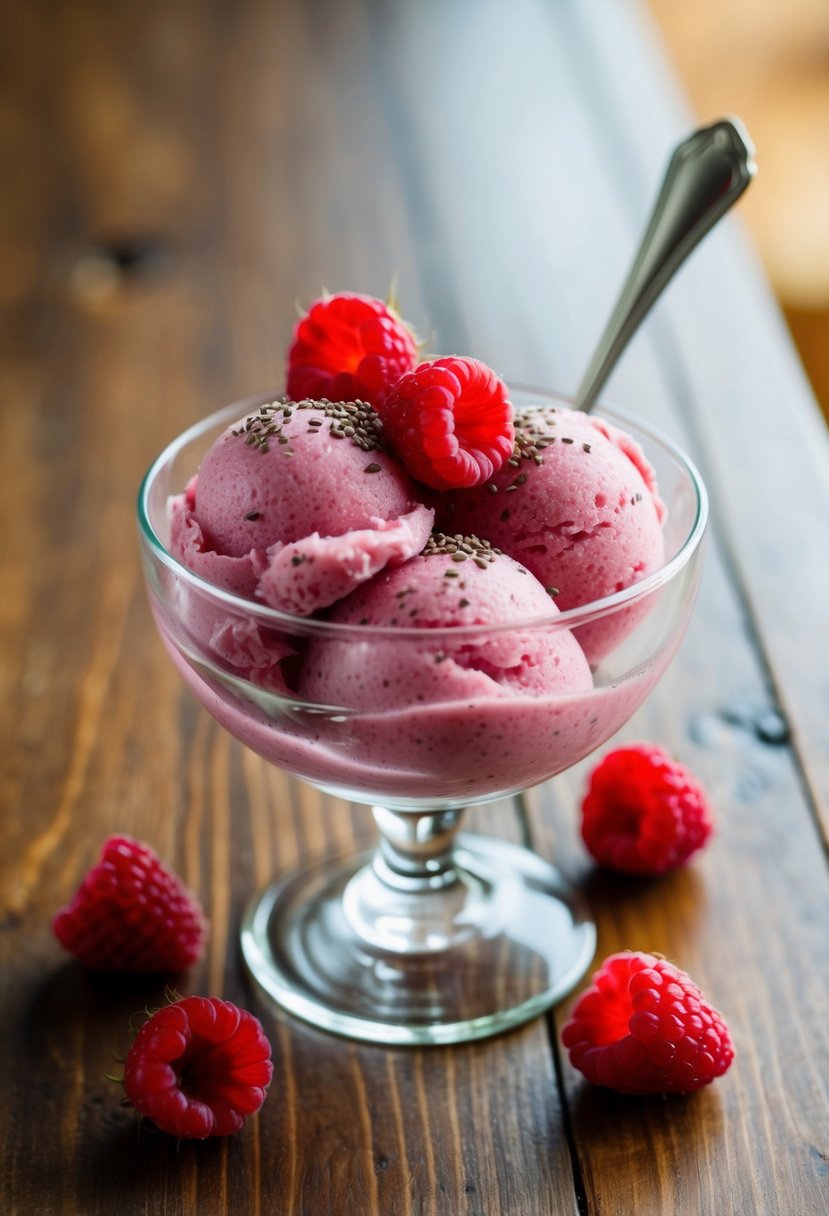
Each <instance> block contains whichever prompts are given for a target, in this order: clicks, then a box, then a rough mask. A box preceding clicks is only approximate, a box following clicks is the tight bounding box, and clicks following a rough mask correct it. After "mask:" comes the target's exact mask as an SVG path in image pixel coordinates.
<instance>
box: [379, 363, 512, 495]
mask: <svg viewBox="0 0 829 1216" xmlns="http://www.w3.org/2000/svg"><path fill="white" fill-rule="evenodd" d="M380 416H381V418H382V419H383V426H384V428H385V432H386V434H387V436H388V438H389V440H390V442H391V444H392V446H393V447H394V449H395V451H396V453H397V455H398V456H399V457H400V459H401V460H402V461H403V463H404V464H405V466H406V468H407V469H408V470H409V472H410V473H411V475H412V476H413V477H415V478H417V480H418V481H422V482H424V483H425V484H426V485H427V486H432V487H433V488H434V489H436V490H450V489H457V488H460V487H464V488H466V487H469V486H477V485H481V484H482V483H483V482H485V481H489V479H490V477H492V475H493V473H497V471H498V469H500V468H501V466H502V464H503V463H504V461H505V460H508V459H509V457H510V456H511V455H512V452H513V447H514V444H515V428H514V427H513V422H512V416H513V409H512V403H511V401H510V399H509V390H508V389H507V387H506V385H505V384H504V382H503V381H502V380H499V379H498V377H497V376H496V375H495V372H493V371H492V370H491V369H490V368H488V367H487V366H486V364H484V363H479V362H478V360H477V359H466V358H463V357H462V356H460V355H452V356H450V357H449V358H447V359H434V360H433V361H432V362H430V363H421V364H420V365H419V366H418V367H416V368H415V369H414V371H413V372H408V373H407V374H406V375H405V376H403V377H402V378H401V379H400V380H398V382H397V384H396V385H395V386H394V388H393V389H392V391H391V392H390V393H389V395H388V397H387V398H386V401H385V404H384V405H383V406H382V408H381V410H380Z"/></svg>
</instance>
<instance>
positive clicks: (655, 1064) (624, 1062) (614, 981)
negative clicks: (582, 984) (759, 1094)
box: [561, 952, 734, 1094]
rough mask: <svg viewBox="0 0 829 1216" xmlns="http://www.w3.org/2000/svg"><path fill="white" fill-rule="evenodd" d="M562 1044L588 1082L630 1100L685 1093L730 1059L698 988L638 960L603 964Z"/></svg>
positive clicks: (665, 967)
mask: <svg viewBox="0 0 829 1216" xmlns="http://www.w3.org/2000/svg"><path fill="white" fill-rule="evenodd" d="M561 1040H562V1043H563V1044H564V1046H565V1047H566V1048H567V1049H568V1051H569V1054H570V1062H571V1063H572V1064H573V1066H574V1067H575V1068H577V1069H578V1070H579V1072H581V1073H583V1074H584V1076H585V1077H586V1078H587V1080H588V1081H591V1082H592V1083H593V1084H594V1085H604V1086H606V1087H607V1088H609V1089H615V1090H618V1091H619V1092H620V1093H628V1094H660V1093H666V1094H667V1093H674V1094H682V1093H690V1092H692V1091H693V1090H695V1089H701V1088H702V1086H704V1085H708V1084H709V1083H710V1082H711V1081H713V1080H714V1079H715V1078H716V1077H720V1076H722V1074H723V1073H724V1072H725V1071H726V1070H727V1069H728V1067H729V1066H730V1064H731V1061H732V1060H733V1058H734V1047H733V1045H732V1042H731V1035H730V1034H729V1032H728V1027H727V1026H726V1024H725V1022H724V1021H723V1019H722V1017H721V1015H720V1014H719V1013H717V1011H716V1010H715V1009H713V1008H712V1007H711V1006H710V1005H709V1004H708V1002H707V1001H706V1000H705V998H704V997H703V995H702V993H701V992H700V990H699V988H697V986H696V984H694V982H693V981H692V980H691V979H690V978H689V977H688V976H687V975H686V974H685V972H684V971H680V969H679V968H678V967H675V966H674V965H673V964H672V963H669V962H667V961H666V960H665V959H662V958H657V957H656V956H655V955H652V954H643V953H638V952H629V953H625V954H613V955H611V956H610V957H609V958H607V959H605V961H604V963H603V964H602V966H601V967H600V968H599V970H598V971H597V972H596V973H595V975H594V976H593V984H592V987H591V988H590V989H589V990H588V991H587V992H585V993H583V995H582V996H581V997H580V998H579V1000H578V1001H577V1002H576V1005H575V1008H574V1009H573V1012H572V1014H571V1017H570V1020H569V1022H568V1023H567V1025H566V1026H565V1027H564V1030H563V1031H562V1035H561Z"/></svg>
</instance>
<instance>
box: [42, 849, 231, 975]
mask: <svg viewBox="0 0 829 1216" xmlns="http://www.w3.org/2000/svg"><path fill="white" fill-rule="evenodd" d="M52 928H53V930H54V932H55V935H56V937H57V938H58V941H59V942H60V943H61V944H62V945H63V946H65V947H66V949H67V950H69V951H70V953H72V954H74V955H75V957H76V958H77V959H80V961H81V962H82V963H85V964H86V965H87V966H88V967H94V968H95V969H96V970H98V971H181V970H183V969H184V968H185V967H189V966H190V964H191V963H194V962H195V961H196V959H197V958H198V957H199V955H200V954H201V952H202V948H203V946H204V941H205V937H206V934H207V924H206V921H205V919H204V916H203V915H202V910H201V908H200V906H199V903H198V900H197V899H196V897H195V895H193V894H192V892H190V891H188V889H187V887H185V885H184V883H183V882H182V881H181V879H180V878H179V877H178V876H177V875H176V874H174V873H173V872H172V871H171V870H169V869H168V868H167V866H165V865H164V863H163V861H161V859H160V858H159V857H158V856H157V855H156V854H155V853H154V852H153V850H152V849H151V848H150V846H149V845H146V844H142V843H141V841H140V840H133V839H132V837H130V836H111V837H110V839H109V840H107V841H106V843H105V844H104V847H103V849H102V850H101V858H100V860H99V861H98V863H97V864H96V865H94V866H93V867H92V869H91V870H90V871H89V873H88V874H87V876H86V878H85V879H84V880H83V882H82V883H81V885H80V887H79V888H78V891H77V894H76V895H75V898H74V899H73V900H72V902H71V904H69V906H68V907H66V908H61V910H60V911H59V912H58V913H57V915H56V916H55V918H54V920H53V921H52Z"/></svg>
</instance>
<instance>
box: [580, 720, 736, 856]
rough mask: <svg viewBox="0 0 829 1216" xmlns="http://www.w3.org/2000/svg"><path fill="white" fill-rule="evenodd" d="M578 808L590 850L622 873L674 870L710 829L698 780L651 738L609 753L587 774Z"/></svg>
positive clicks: (584, 836) (591, 853)
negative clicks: (586, 782)
mask: <svg viewBox="0 0 829 1216" xmlns="http://www.w3.org/2000/svg"><path fill="white" fill-rule="evenodd" d="M581 809H582V823H581V834H582V838H583V840H584V843H585V845H586V846H587V849H588V851H589V853H590V855H591V856H592V857H593V858H594V859H595V860H596V861H598V862H599V864H600V865H603V866H608V867H609V868H610V869H614V870H620V871H622V872H623V873H625V874H650V875H656V874H663V873H665V872H666V871H667V870H673V869H676V868H677V867H678V866H681V865H684V864H685V862H686V861H687V860H688V858H689V857H690V856H691V855H692V853H695V852H696V851H697V849H701V848H702V846H703V845H704V844H705V843H706V841H707V840H708V838H709V837H710V836H711V834H712V832H713V830H714V823H713V819H712V816H711V810H710V807H709V805H708V799H707V797H706V795H705V791H704V790H703V788H702V786H701V785H700V783H699V781H698V780H697V779H696V778H695V777H694V776H693V774H692V773H691V772H689V770H688V769H687V768H685V767H684V766H683V765H681V764H679V763H678V762H677V761H675V760H673V759H672V758H671V757H670V756H668V755H667V753H666V752H664V751H663V750H662V748H660V747H657V746H656V745H655V744H651V743H635V744H631V745H630V746H629V747H620V748H617V749H616V750H615V751H612V752H609V753H608V754H607V755H606V756H605V757H604V758H603V759H602V760H601V761H600V763H599V764H598V765H597V766H596V768H594V770H593V772H592V773H591V776H590V781H589V785H588V789H587V793H586V795H585V798H584V801H583V802H582V808H581Z"/></svg>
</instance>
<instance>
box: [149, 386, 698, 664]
mask: <svg viewBox="0 0 829 1216" xmlns="http://www.w3.org/2000/svg"><path fill="white" fill-rule="evenodd" d="M508 383H510V382H509V381H508ZM510 387H511V391H512V392H515V393H520V394H522V395H528V396H535V397H539V398H541V399H542V400H540V401H539V405H541V406H543V405H545V404H550V403H551V401H555V402H558V403H561V404H564V405H568V404H572V398H570V397H568V396H567V395H566V394H563V393H559V392H556V391H554V390H552V389H549V388H539V387H537V386H535V385H527V384H520V383H511V385H510ZM544 398H546V401H545V400H543V399H544ZM281 399H282V397H281V394H280V393H279V392H261V393H254V394H252V395H251V396H249V397H243V398H241V399H240V400H238V401H234V402H232V403H231V404H230V405H225V406H222V408H221V409H219V410H215V411H214V412H213V413H212V414H208V415H207V416H206V417H204V418H202V419H200V420H199V421H198V422H195V423H193V425H192V426H189V427H188V428H187V429H186V430H185V431H182V432H181V433H180V434H179V435H177V436H176V437H175V438H174V439H172V440H171V441H170V442H169V443H168V444H167V445H166V447H164V448H163V450H162V451H161V452H160V453H159V454H158V456H157V457H156V458H155V460H154V461H153V462H152V464H151V465H150V466H149V468H148V469H147V471H146V473H145V474H144V476H143V478H142V479H141V484H140V486H139V489H138V502H137V508H138V524H139V532H140V535H141V538H142V540H143V541H144V543H145V544H146V545H147V547H148V548H149V550H150V551H151V553H152V554H153V555H154V557H155V558H156V559H157V560H158V561H160V562H161V563H162V564H163V565H165V566H166V567H167V568H168V569H170V570H172V571H173V573H174V574H176V575H177V576H179V577H180V578H183V579H184V581H185V582H187V583H190V584H191V585H192V586H193V587H194V589H195V590H196V591H197V592H199V593H201V594H203V595H206V596H208V597H209V598H211V599H213V600H214V601H218V602H219V603H221V604H224V605H226V606H227V607H228V608H229V609H232V610H233V611H234V612H236V613H238V614H240V615H247V616H250V615H251V613H252V612H253V614H254V615H255V616H256V619H257V620H258V621H259V622H260V623H261V624H264V625H266V626H272V627H273V628H275V629H279V630H280V631H281V632H291V633H301V634H310V635H321V636H328V637H340V638H344V637H346V636H347V637H349V638H353V637H354V636H355V635H358V636H359V637H361V638H366V639H368V638H369V637H371V638H373V639H375V640H377V639H379V638H383V637H385V638H395V639H400V638H419V639H421V640H422V639H423V635H424V630H423V629H421V628H418V627H417V626H412V625H408V626H405V625H355V624H342V623H340V622H336V621H328V620H325V619H321V618H318V617H313V616H296V615H294V614H293V613H290V612H282V611H280V610H279V609H278V608H271V607H270V606H269V605H267V604H262V603H259V602H258V601H256V600H250V599H245V598H244V597H243V596H239V595H234V593H233V592H232V591H228V590H226V589H225V588H224V587H220V586H218V585H217V584H216V583H211V582H210V581H209V580H208V579H205V578H202V577H201V575H198V574H195V573H194V572H193V571H192V570H190V569H189V568H188V567H187V566H185V565H183V563H182V562H180V561H179V560H178V558H176V557H174V556H173V554H172V553H170V551H169V550H168V549H167V547H166V546H165V545H164V543H163V542H162V540H161V538H160V537H159V536H158V533H157V532H156V530H155V528H154V527H153V525H152V523H151V521H150V514H149V510H148V498H149V492H150V488H151V486H152V485H153V483H154V480H155V478H156V477H157V475H158V473H159V472H160V471H161V469H162V468H163V467H164V466H165V465H167V464H168V463H169V462H170V461H171V460H173V459H175V457H176V456H177V455H178V453H179V452H180V451H181V450H182V449H183V448H185V447H186V446H187V445H188V444H189V443H191V442H192V441H193V440H194V439H196V438H198V437H200V436H201V435H203V434H204V432H205V431H207V430H209V429H211V428H212V427H217V426H219V425H220V424H224V425H230V423H232V422H236V421H238V419H240V418H242V417H244V416H245V414H247V413H250V412H251V411H252V410H253V409H255V408H257V407H259V406H261V405H262V404H263V403H265V402H266V401H279V400H281ZM521 408H532V407H521ZM597 416H598V417H600V418H601V417H605V416H607V418H608V421H610V422H611V423H614V424H616V423H618V424H619V425H621V426H622V427H623V428H624V429H627V428H628V427H630V426H633V427H634V428H635V429H636V430H638V431H640V432H641V433H642V434H644V435H646V436H647V438H648V439H649V440H650V441H652V442H653V443H655V444H657V445H658V446H660V447H662V448H663V449H665V450H666V451H667V452H668V454H669V455H670V456H671V457H672V458H673V460H674V461H675V462H676V463H677V464H678V465H679V466H680V467H681V468H682V469H683V470H684V471H685V473H686V475H687V477H688V479H689V481H690V483H691V486H692V487H693V490H694V494H695V498H696V512H695V515H694V520H693V523H692V525H691V527H690V529H689V531H688V533H687V535H686V536H685V539H684V540H683V542H682V544H681V545H680V547H679V548H678V550H677V551H676V553H675V554H674V555H673V557H671V558H670V559H669V560H668V561H667V562H664V563H663V564H662V565H661V566H659V567H658V569H656V570H653V571H651V573H650V574H648V575H646V576H645V577H644V578H643V579H640V580H639V582H636V583H631V585H630V586H628V587H625V588H623V589H622V590H621V591H614V592H613V594H612V595H606V596H603V597H601V598H600V599H597V600H592V601H590V602H589V603H587V604H580V605H579V606H578V607H577V608H568V609H565V610H564V611H559V612H556V613H555V615H554V616H540V617H538V616H536V617H530V618H524V619H521V620H514V621H504V622H500V621H499V622H497V623H492V622H489V623H486V624H482V625H446V626H442V627H437V628H435V629H429V630H428V633H429V636H430V638H431V639H433V640H435V639H437V638H439V637H441V636H442V635H447V636H449V635H451V637H452V638H454V639H455V640H456V641H457V639H458V637H459V636H461V635H462V636H464V637H466V636H467V635H469V636H474V637H478V638H480V637H481V635H485V636H490V635H491V636H498V635H499V634H502V633H508V632H512V631H513V630H516V629H520V630H522V631H523V630H537V629H542V628H543V629H550V628H553V629H574V628H576V627H577V626H579V625H586V624H588V623H590V622H591V621H594V620H600V619H602V618H604V617H605V616H609V615H610V614H611V613H612V612H613V611H615V610H616V609H617V608H620V607H622V606H624V605H626V604H632V603H635V602H637V601H638V600H640V599H643V598H644V597H645V596H647V595H650V594H651V593H652V592H653V591H655V590H657V589H658V588H660V587H664V586H665V585H666V584H667V583H669V582H671V580H672V579H673V578H674V577H675V576H676V575H677V574H679V573H680V571H681V570H682V569H684V567H685V566H686V565H687V564H688V562H689V561H690V559H691V557H692V556H693V555H694V553H695V552H696V550H697V549H698V548H699V545H700V543H701V541H702V538H703V535H704V533H705V528H706V525H707V522H708V492H707V490H706V488H705V483H704V481H703V480H702V476H701V474H700V472H699V470H698V468H697V466H696V465H695V464H694V462H693V461H692V460H691V459H690V457H689V456H688V455H686V453H685V452H684V451H683V450H682V448H680V447H679V445H678V444H676V443H675V442H674V441H673V440H672V439H671V438H670V437H669V436H668V435H666V434H665V432H664V431H662V430H661V429H660V428H659V427H657V426H654V425H653V424H652V423H650V422H646V421H643V420H642V419H640V418H638V417H637V416H636V415H635V414H632V413H629V412H628V411H626V410H624V409H620V408H619V407H617V406H613V405H608V404H606V403H602V404H601V405H600V406H599V409H598V410H597ZM646 454H647V453H646Z"/></svg>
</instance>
